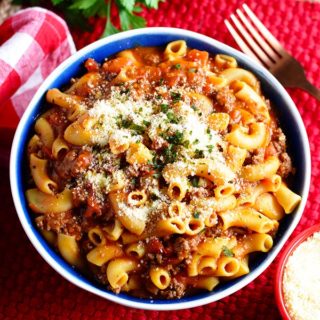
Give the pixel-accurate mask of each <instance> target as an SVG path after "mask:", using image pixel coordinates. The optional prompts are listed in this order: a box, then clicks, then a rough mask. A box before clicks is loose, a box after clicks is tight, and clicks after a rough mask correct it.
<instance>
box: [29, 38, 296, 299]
mask: <svg viewBox="0 0 320 320" xmlns="http://www.w3.org/2000/svg"><path fill="white" fill-rule="evenodd" d="M85 67H86V68H87V70H88V72H87V73H85V74H84V75H83V76H81V77H79V78H77V79H73V82H72V85H71V86H70V87H69V89H67V90H66V91H63V92H62V91H60V90H59V89H57V88H52V89H50V90H49V91H48V92H47V95H46V100H47V102H48V104H49V105H50V109H49V110H47V111H46V112H45V113H43V114H42V115H40V116H39V118H38V119H37V120H36V121H35V125H34V132H33V133H31V135H30V137H31V139H30V140H29V143H28V147H27V156H28V160H29V173H30V177H31V182H30V184H28V187H27V188H26V193H25V196H26V200H27V203H28V205H29V207H30V209H31V211H32V212H34V213H36V214H37V217H36V218H35V221H36V224H37V226H38V227H39V228H40V231H41V233H42V234H43V236H44V237H45V239H47V241H48V242H49V243H50V244H51V245H53V246H55V247H56V248H57V249H58V250H59V252H60V253H61V256H62V257H63V258H64V259H65V260H66V261H67V262H68V263H70V264H71V265H73V266H76V267H77V268H79V269H81V270H86V272H88V273H93V274H94V275H95V278H96V279H98V280H99V281H101V282H102V285H105V286H108V288H109V289H111V290H112V291H114V292H116V293H119V292H121V291H124V292H128V293H129V294H132V295H139V296H141V295H142V296H152V297H157V298H172V297H174V298H175V297H177V298H180V297H182V296H183V295H185V294H190V293H192V292H193V290H194V288H196V289H199V290H200V289H201V290H209V291H211V290H214V289H215V287H216V286H217V285H219V282H220V280H222V281H227V280H229V279H234V278H236V277H241V276H243V275H245V274H247V273H249V272H250V268H249V258H250V257H254V255H251V253H252V252H257V251H258V252H268V251H269V250H272V247H273V237H274V235H275V233H276V231H277V229H278V226H279V224H280V223H281V219H282V218H283V217H284V216H285V214H289V213H291V212H293V211H294V209H295V208H296V206H297V205H298V204H299V202H300V200H301V197H300V196H299V195H297V194H296V193H295V192H294V191H293V190H291V189H290V188H289V186H288V185H287V179H286V178H287V175H288V174H290V173H292V172H293V171H294V170H293V169H292V167H291V163H290V161H288V162H287V163H286V162H285V160H284V159H286V158H289V157H284V156H283V155H284V154H285V153H286V146H285V140H281V139H284V138H283V137H282V132H281V129H280V128H279V127H278V124H277V121H276V120H277V119H275V117H274V115H273V113H272V112H270V106H269V102H268V100H267V99H266V98H265V97H264V96H263V95H262V90H261V88H260V83H259V81H258V79H257V78H256V76H255V75H254V74H252V73H251V72H250V71H248V70H245V69H242V68H240V67H239V66H238V63H237V61H236V59H234V58H233V57H231V56H228V55H224V54H217V55H215V56H210V55H209V53H208V52H205V51H200V50H196V49H190V48H188V47H187V44H186V42H185V41H184V40H177V41H173V42H170V43H168V44H167V46H166V47H165V48H155V47H149V48H140V47H137V48H134V49H127V50H124V51H121V52H119V53H118V54H117V55H116V56H115V57H111V58H108V59H106V60H105V61H104V62H103V63H102V64H101V65H100V64H99V63H97V62H95V61H94V60H88V61H87V62H86V64H85ZM279 132H280V134H279ZM280 140H281V141H280ZM289 160H290V159H289ZM25 180H26V181H27V180H30V179H25ZM176 288H178V289H176Z"/></svg>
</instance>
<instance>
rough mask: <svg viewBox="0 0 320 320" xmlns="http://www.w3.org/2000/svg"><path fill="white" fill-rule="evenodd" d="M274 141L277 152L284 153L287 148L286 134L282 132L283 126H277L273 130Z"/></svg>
mask: <svg viewBox="0 0 320 320" xmlns="http://www.w3.org/2000/svg"><path fill="white" fill-rule="evenodd" d="M271 140H272V143H273V146H274V148H275V150H276V151H277V153H278V154H279V153H282V152H284V151H285V149H286V136H285V135H284V133H283V132H282V130H281V128H276V129H274V130H273V132H272V138H271Z"/></svg>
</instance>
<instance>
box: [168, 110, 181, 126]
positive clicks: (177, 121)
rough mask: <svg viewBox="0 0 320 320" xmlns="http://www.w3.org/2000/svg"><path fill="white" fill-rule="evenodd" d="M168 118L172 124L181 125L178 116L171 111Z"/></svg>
mask: <svg viewBox="0 0 320 320" xmlns="http://www.w3.org/2000/svg"><path fill="white" fill-rule="evenodd" d="M167 118H168V120H169V122H170V123H175V124H177V123H179V120H178V118H177V116H176V115H175V114H174V113H173V112H171V111H169V112H168V113H167Z"/></svg>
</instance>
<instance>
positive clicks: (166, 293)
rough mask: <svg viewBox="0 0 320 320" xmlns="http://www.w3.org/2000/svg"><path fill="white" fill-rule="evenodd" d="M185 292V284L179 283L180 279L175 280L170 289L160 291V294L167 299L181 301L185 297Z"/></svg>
mask: <svg viewBox="0 0 320 320" xmlns="http://www.w3.org/2000/svg"><path fill="white" fill-rule="evenodd" d="M185 291H186V284H185V282H182V281H178V279H176V278H173V279H172V281H171V283H170V285H169V287H168V288H167V289H165V290H160V292H159V294H160V295H161V296H162V297H165V298H166V299H177V298H178V299H179V298H181V297H183V296H184V294H185Z"/></svg>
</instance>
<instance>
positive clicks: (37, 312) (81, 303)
mask: <svg viewBox="0 0 320 320" xmlns="http://www.w3.org/2000/svg"><path fill="white" fill-rule="evenodd" d="M312 2H318V1H311V0H310V2H308V1H303V0H300V1H298V0H297V1H295V0H260V1H258V0H247V1H246V3H247V4H248V5H249V6H250V7H251V9H252V10H253V11H254V12H255V13H256V14H257V15H258V17H259V18H260V19H261V20H262V21H263V22H264V23H265V25H266V26H267V27H268V28H269V29H270V30H271V31H272V32H273V34H274V35H275V36H276V37H277V38H278V39H279V40H280V41H281V42H282V43H283V44H284V46H285V47H286V48H287V49H288V50H289V51H290V52H291V53H292V54H293V55H294V56H295V57H297V58H298V59H299V60H300V61H301V62H302V64H303V65H304V66H305V69H306V73H307V76H308V78H309V79H310V80H311V81H312V82H313V83H314V84H316V85H317V86H318V87H320V78H319V65H320V35H319V31H320V3H312ZM242 3H243V1H236V0H230V1H226V0H224V1H218V0H216V1H214V0H203V1H196V0H184V1H181V0H172V1H170V0H167V1H166V3H161V4H160V8H159V10H158V11H150V12H144V16H145V17H146V18H147V20H148V26H171V27H179V28H185V29H189V30H193V31H197V32H200V33H203V34H206V35H208V36H210V37H213V38H215V39H217V40H220V41H223V42H225V43H226V44H229V45H231V46H236V45H235V43H234V41H233V40H232V38H231V36H230V35H229V34H228V32H227V30H226V28H225V26H224V24H223V20H224V18H227V17H229V15H230V14H231V13H232V12H234V11H235V9H236V8H237V7H238V6H239V5H240V4H242ZM93 24H94V26H95V28H94V30H95V31H94V32H93V33H92V34H89V33H84V34H80V33H77V34H74V38H75V41H76V44H77V46H78V48H80V47H82V46H84V45H86V44H88V43H90V42H92V41H94V40H96V39H97V38H98V37H99V34H100V33H101V31H102V28H103V23H102V21H95V22H94V23H93ZM289 93H290V94H291V96H292V98H293V100H294V101H295V103H296V105H297V107H298V109H299V111H300V113H301V115H302V117H303V120H304V123H305V125H306V128H307V132H308V136H309V139H310V145H311V153H312V181H311V189H310V195H309V200H308V203H307V207H306V210H305V212H304V215H303V218H302V219H301V222H300V224H299V226H298V227H297V229H296V230H295V232H294V234H293V235H295V234H297V233H298V232H300V231H302V230H303V229H305V228H306V227H308V226H311V225H313V224H315V223H316V222H319V220H320V219H319V217H320V210H319V204H320V200H319V199H320V197H319V193H320V192H319V187H318V186H319V179H320V153H319V150H320V139H319V136H320V111H319V110H320V103H318V102H316V100H315V99H313V98H311V97H310V96H309V95H308V94H306V93H304V92H302V91H300V90H290V92H289ZM11 136H12V134H11V133H10V132H5V133H4V132H0V151H1V154H0V163H1V168H0V197H1V209H0V210H1V214H0V257H1V258H0V319H17V320H18V319H23V320H27V319H39V320H40V319H104V320H105V319H124V318H125V319H126V320H131V319H134V320H142V319H166V320H167V319H193V320H196V319H201V320H208V319H226V320H227V319H233V320H236V319H248V320H249V319H279V318H280V316H279V313H278V311H277V307H276V305H275V299H274V293H273V290H274V286H273V282H274V271H275V268H276V265H277V262H278V260H277V259H276V260H275V261H274V262H273V263H272V264H271V266H270V267H269V268H268V269H267V270H266V271H265V272H264V273H263V274H262V275H261V276H260V277H259V278H258V279H256V280H255V281H253V282H252V283H251V284H250V285H248V286H247V287H245V288H244V289H242V290H240V291H238V292H237V293H235V294H233V295H231V296H230V297H227V298H225V299H223V300H220V301H218V302H216V303H211V304H209V305H206V306H203V307H198V308H194V309H188V310H181V311H172V312H156V311H143V310H136V309H131V308H127V307H123V306H120V305H117V304H114V303H111V302H109V301H107V300H103V299H101V298H99V297H96V296H94V295H92V294H90V293H87V292H85V291H84V290H81V289H79V288H77V287H75V286H74V285H72V284H70V283H69V282H67V281H66V280H64V279H63V278H62V277H61V276H59V275H58V274H57V273H56V272H55V271H54V270H53V269H52V268H51V267H50V266H49V265H47V264H46V262H44V260H43V259H42V258H41V257H40V255H39V254H38V253H37V252H36V250H35V249H34V248H33V247H32V245H31V243H30V242H29V240H28V239H27V237H26V235H25V234H24V232H23V230H22V228H21V226H20V223H19V221H18V218H17V216H16V213H15V209H14V207H13V203H12V200H11V194H10V189H9V178H8V166H7V164H6V160H7V157H8V151H6V150H8V149H9V146H10V142H11Z"/></svg>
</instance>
